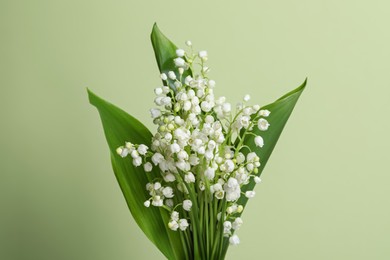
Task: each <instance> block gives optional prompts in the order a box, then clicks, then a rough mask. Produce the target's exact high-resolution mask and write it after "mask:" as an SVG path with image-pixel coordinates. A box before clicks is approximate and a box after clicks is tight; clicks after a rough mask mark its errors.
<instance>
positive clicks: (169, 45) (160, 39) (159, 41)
mask: <svg viewBox="0 0 390 260" xmlns="http://www.w3.org/2000/svg"><path fill="white" fill-rule="evenodd" d="M150 39H151V40H152V45H153V50H154V55H155V56H156V61H157V65H158V69H159V70H160V73H165V74H168V72H169V71H174V72H175V73H176V77H177V78H179V77H180V75H179V73H178V71H177V68H176V66H175V63H174V61H173V59H175V58H177V55H176V50H177V49H178V47H176V45H175V44H174V43H173V42H171V41H170V40H169V39H168V38H167V37H166V36H165V35H164V34H163V33H162V32H161V31H160V29H159V28H158V26H157V24H156V23H155V24H154V25H153V30H152V34H151V35H150ZM188 75H192V72H191V70H186V71H184V73H183V75H182V81H184V79H185V77H187V76H188ZM168 81H169V86H170V87H171V88H172V89H175V86H174V85H173V83H174V81H172V80H169V79H168Z"/></svg>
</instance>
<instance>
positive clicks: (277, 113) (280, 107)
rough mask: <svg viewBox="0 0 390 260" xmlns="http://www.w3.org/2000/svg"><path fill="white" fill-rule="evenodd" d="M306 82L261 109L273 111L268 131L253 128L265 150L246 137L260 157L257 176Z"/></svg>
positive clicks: (244, 199) (243, 200)
mask: <svg viewBox="0 0 390 260" xmlns="http://www.w3.org/2000/svg"><path fill="white" fill-rule="evenodd" d="M306 82H307V80H305V81H304V82H303V83H302V85H301V86H299V87H298V88H296V89H294V90H293V91H291V92H289V93H287V94H285V95H284V96H282V97H281V98H279V99H278V100H276V101H275V102H274V103H271V104H269V105H266V106H264V107H262V108H261V109H267V110H269V111H271V114H270V115H269V117H268V118H266V119H267V121H268V122H269V123H270V127H269V129H268V130H267V131H260V130H259V129H258V128H257V126H255V127H254V128H253V133H254V134H255V135H260V136H261V137H263V139H264V146H263V148H259V147H257V146H256V145H255V142H254V138H255V136H253V135H246V137H245V140H244V142H243V144H244V145H247V146H248V147H249V148H250V149H251V150H252V151H253V152H256V154H257V155H258V156H259V157H260V162H261V165H260V167H259V172H258V174H257V176H260V175H261V173H262V172H263V169H264V167H265V165H266V164H267V162H268V159H269V157H270V155H271V153H272V151H273V150H274V148H275V145H276V143H277V141H278V139H279V136H280V134H281V133H282V131H283V128H284V126H285V125H286V123H287V120H288V118H289V117H290V115H291V113H292V111H293V109H294V107H295V104H296V103H297V101H298V99H299V96H300V95H301V93H302V91H303V90H304V89H305V87H306ZM242 152H243V153H244V154H245V155H246V154H247V153H248V149H243V150H242ZM254 187H255V182H254V181H253V179H252V180H251V181H250V183H249V184H248V185H245V186H243V187H242V189H241V191H242V192H244V193H245V192H246V191H248V190H253V189H254ZM247 202H248V198H247V197H245V196H241V198H240V199H239V200H238V202H237V203H238V204H240V205H243V206H244V208H245V205H246V203H247ZM228 246H229V242H228V241H227V240H225V242H224V254H226V251H227V249H228ZM224 254H223V255H224Z"/></svg>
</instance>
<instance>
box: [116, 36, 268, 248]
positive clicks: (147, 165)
mask: <svg viewBox="0 0 390 260" xmlns="http://www.w3.org/2000/svg"><path fill="white" fill-rule="evenodd" d="M186 45H187V46H188V47H189V51H185V50H183V49H178V50H177V51H176V55H177V57H176V58H175V59H174V64H175V66H176V67H177V70H175V71H169V72H167V73H162V74H161V75H160V77H161V79H162V80H163V83H164V84H163V86H161V87H157V88H156V89H155V90H154V93H155V94H156V97H155V100H154V102H155V104H156V106H157V107H156V108H153V109H151V110H150V113H151V116H152V118H153V122H154V124H155V125H157V133H156V134H155V135H154V136H153V138H152V140H151V145H150V147H148V146H146V145H144V144H132V143H129V142H126V143H125V145H124V146H121V147H119V148H118V149H117V153H118V154H119V155H120V156H122V157H126V156H131V157H132V160H133V161H132V162H133V165H134V166H136V167H137V166H141V165H143V167H144V170H145V172H152V171H153V172H155V173H156V174H155V175H154V177H155V180H154V181H153V182H151V183H148V184H147V185H146V190H147V191H148V194H149V195H150V198H149V199H148V200H147V201H146V202H145V203H144V205H145V206H146V207H149V206H150V205H153V206H156V207H162V208H165V209H166V210H168V211H169V213H170V220H169V223H168V227H169V228H170V229H171V230H174V231H176V230H181V231H186V230H187V228H188V227H189V226H190V225H192V224H193V222H194V221H195V220H194V218H201V217H202V216H201V214H202V210H200V209H199V208H201V207H202V205H203V204H202V203H208V204H210V205H212V206H211V207H210V208H211V209H213V211H212V212H210V215H212V213H213V212H215V213H216V216H215V222H216V223H217V224H218V223H220V226H221V228H222V229H223V231H221V232H223V235H224V236H225V237H229V241H230V243H231V244H234V245H235V244H238V243H239V238H238V236H237V235H235V234H234V232H235V231H236V230H238V229H239V228H240V226H241V225H242V223H243V221H242V219H241V218H240V217H239V216H240V215H241V212H242V210H243V206H242V205H239V204H238V200H239V199H240V197H241V196H246V197H247V198H253V197H254V196H255V191H246V192H245V193H243V192H242V191H241V190H242V187H243V186H244V185H247V184H249V183H250V182H251V181H253V182H255V183H259V182H260V181H261V180H260V178H259V177H258V176H257V173H258V167H259V166H260V158H259V157H258V156H257V155H256V153H255V152H253V151H251V150H250V148H249V147H248V146H245V145H244V144H243V141H244V139H245V137H246V136H247V135H254V133H253V131H252V130H253V129H254V128H255V127H257V128H258V129H259V130H261V131H266V130H267V129H268V128H269V126H270V124H269V123H268V121H267V119H266V118H267V117H268V116H269V115H270V111H268V110H261V109H260V106H259V105H247V102H248V101H249V100H250V96H249V95H245V96H244V98H243V100H242V102H241V103H239V104H237V106H236V109H235V113H233V112H232V105H231V104H230V103H228V102H226V98H225V97H215V95H214V88H215V86H216V82H215V81H214V80H212V79H209V77H208V72H209V71H210V69H209V67H207V66H206V61H207V59H208V54H207V52H206V51H200V52H198V53H194V51H193V49H192V44H191V42H190V41H187V42H186ZM197 68H198V71H199V73H198V74H195V73H194V72H195V71H196V70H197ZM254 142H255V144H256V146H258V147H259V148H261V147H263V146H264V140H263V138H262V137H261V136H259V135H257V136H255V137H254ZM147 174H149V173H147ZM206 221H210V222H211V221H213V218H212V217H211V220H206ZM210 224H212V223H210ZM217 224H216V225H217Z"/></svg>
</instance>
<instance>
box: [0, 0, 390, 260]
mask: <svg viewBox="0 0 390 260" xmlns="http://www.w3.org/2000/svg"><path fill="white" fill-rule="evenodd" d="M155 21H156V22H158V24H159V26H160V28H161V29H162V30H163V32H164V33H165V34H166V35H167V36H168V37H170V38H171V39H172V40H173V41H174V42H176V43H177V44H178V45H181V46H183V45H184V41H185V40H188V39H190V40H192V42H193V44H194V46H195V48H197V49H206V50H207V51H208V52H209V59H210V62H209V65H210V67H211V70H212V71H211V73H210V74H211V76H212V77H213V78H214V79H215V80H216V82H217V88H216V93H217V95H225V96H226V97H227V98H228V100H230V101H231V102H232V103H235V102H237V101H239V100H240V99H241V97H242V96H243V95H244V94H247V93H248V94H251V96H252V101H253V102H255V103H260V104H267V103H269V102H272V101H274V100H275V99H277V98H278V97H280V96H281V95H283V94H284V93H286V92H287V91H289V90H291V89H293V88H295V87H297V86H298V85H299V84H300V83H302V81H303V80H304V79H305V77H308V78H309V81H308V87H307V89H306V90H305V92H304V93H303V95H302V96H301V100H300V101H299V102H298V104H297V107H296V109H295V111H294V112H293V115H292V117H291V118H290V121H289V122H288V124H287V127H286V128H285V131H284V133H283V134H282V137H281V139H280V140H279V143H278V145H277V146H276V149H275V151H274V153H273V155H272V156H271V159H270V161H269V163H268V165H267V167H266V168H265V171H264V173H263V182H262V184H261V185H259V186H257V188H256V192H257V196H256V198H254V199H253V200H251V201H250V203H249V204H248V207H247V209H246V211H245V213H244V215H243V219H244V222H245V223H244V225H243V227H242V229H241V230H240V231H239V232H238V234H239V236H240V238H241V244H240V245H239V246H237V247H234V248H230V249H229V252H228V256H227V259H267V260H268V259H270V260H274V259H275V260H280V259H281V260H284V259H290V260H312V259H316V260H328V259H336V260H339V259H342V260H345V259H348V260H349V259H353V260H359V259H362V260H363V259H364V260H366V259H375V260H376V259H383V260H385V259H390V244H389V242H390V208H389V206H390V203H389V198H390V190H389V187H390V185H389V183H390V170H389V148H390V144H389V137H388V134H389V132H390V123H389V112H390V109H389V97H390V90H389V88H390V84H389V74H390V73H389V72H390V70H389V69H390V30H389V25H390V4H389V2H388V1H385V0H383V1H377V0H371V1H352V0H346V1H340V0H337V1H336V0H329V1H325V0H323V1H321V0H310V1H309V0H306V1H304V0H296V1H287V0H285V1H264V0H258V1H227V0H225V1H191V2H190V1H134V0H133V1H92V0H90V1H85V0H84V1H83V0H77V1H75V0H68V1H56V0H50V1H49V0H47V1H43V0H34V1H29V0H25V1H21V0H9V1H6V0H0V158H1V159H0V259H4V260H16V259H18V260H19V259H20V260H22V259H23V260H49V259H50V260H51V259H56V260H62V259H72V260H81V259H83V260H84V259H85V260H89V259H93V260H105V259H113V260H121V259H141V260H142V259H163V257H162V255H161V254H160V253H159V252H158V251H157V249H156V248H155V247H154V246H153V245H152V244H151V243H150V242H149V241H148V240H147V239H146V238H145V237H144V236H143V234H142V232H141V231H140V229H139V228H138V227H137V226H136V224H135V223H134V221H133V219H132V218H131V215H130V213H129V211H128V209H127V207H126V204H125V201H124V199H123V197H122V194H121V191H120V189H119V186H118V184H117V183H116V180H115V177H114V174H113V173H112V170H111V166H110V160H109V152H108V148H107V145H106V143H105V139H104V136H103V131H102V127H101V123H100V119H99V117H98V113H97V111H96V110H95V108H93V107H92V106H90V105H89V104H88V100H87V93H86V87H89V88H91V89H92V90H93V91H94V92H96V93H97V94H98V95H101V96H102V97H104V98H106V99H107V100H109V101H111V102H113V103H115V104H117V105H118V106H120V107H122V108H123V109H125V110H126V111H128V112H129V113H131V114H132V115H134V116H135V117H137V118H139V119H140V120H141V121H142V122H144V124H145V125H147V126H148V127H149V128H151V129H153V128H152V127H153V125H152V122H151V119H150V117H149V112H148V110H149V108H151V107H152V106H153V102H152V100H153V95H154V94H153V89H154V88H155V87H157V86H159V85H160V84H161V83H160V81H159V78H158V70H157V66H156V63H155V60H154V55H153V50H152V46H151V44H150V39H149V34H150V32H151V29H152V25H153V23H154V22H155ZM153 131H154V129H153Z"/></svg>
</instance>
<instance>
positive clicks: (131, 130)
mask: <svg viewBox="0 0 390 260" xmlns="http://www.w3.org/2000/svg"><path fill="white" fill-rule="evenodd" d="M88 96H89V101H90V103H91V104H92V105H94V106H95V107H96V108H97V109H98V111H99V114H100V118H101V121H102V123H103V128H104V133H105V136H106V139H107V143H108V146H109V149H110V153H111V162H112V167H113V170H114V173H115V176H116V178H117V180H118V183H119V186H120V188H121V190H122V192H123V195H124V197H125V199H126V202H127V205H128V207H129V209H130V212H131V214H132V215H133V217H134V220H135V221H136V223H137V224H138V226H139V227H140V228H141V229H142V231H143V232H144V233H145V235H146V236H147V237H148V238H149V239H150V240H151V241H152V242H153V243H154V244H155V245H156V246H157V248H158V249H159V250H160V251H161V252H162V253H163V254H164V255H165V256H166V257H167V258H168V259H184V257H183V256H184V253H183V250H182V249H181V241H180V236H179V234H178V232H172V231H170V230H168V228H167V223H168V222H167V221H168V219H169V216H168V214H167V212H166V211H163V210H162V209H159V208H157V207H150V208H147V207H145V206H144V204H143V203H144V202H145V201H146V200H147V199H149V195H148V194H147V191H146V189H145V186H146V184H147V183H148V182H149V181H151V180H152V179H153V178H154V177H156V176H158V169H157V168H154V171H153V172H151V173H146V172H145V171H144V170H143V167H134V166H133V164H132V159H131V158H130V156H129V157H126V158H122V157H120V156H119V155H117V154H116V149H117V148H118V147H119V146H121V145H123V144H124V142H125V141H129V142H131V143H134V144H145V145H147V146H149V147H150V143H151V139H152V134H151V133H150V132H149V130H148V129H147V128H146V127H145V126H144V125H143V124H142V123H140V122H139V121H138V120H137V119H135V118H134V117H132V116H131V115H129V114H127V113H126V112H124V111H123V110H121V109H119V108H118V107H116V106H114V105H112V104H110V103H108V102H106V101H105V100H103V99H101V98H100V97H98V96H96V95H95V94H94V93H92V92H91V91H90V90H88Z"/></svg>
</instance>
